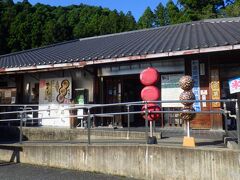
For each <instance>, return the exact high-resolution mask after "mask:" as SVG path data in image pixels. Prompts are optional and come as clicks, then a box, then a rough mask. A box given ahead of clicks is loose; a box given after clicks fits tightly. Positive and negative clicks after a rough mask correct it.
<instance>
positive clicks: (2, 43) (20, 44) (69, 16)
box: [0, 0, 136, 54]
mask: <svg viewBox="0 0 240 180" xmlns="http://www.w3.org/2000/svg"><path fill="white" fill-rule="evenodd" d="M134 29H136V21H135V19H134V17H133V16H132V14H131V12H128V13H126V14H124V13H123V12H118V11H117V10H114V11H111V10H109V9H107V8H102V7H95V6H88V5H84V4H80V5H78V6H76V5H74V6H67V7H61V6H59V7H55V6H49V5H43V4H40V3H38V4H36V5H34V6H32V5H31V4H30V3H29V2H28V0H23V1H22V2H18V3H16V4H14V2H13V1H12V0H0V54H5V53H9V52H15V51H20V50H25V49H30V48H35V47H39V46H44V45H48V44H53V43H57V42H62V41H67V40H71V39H75V38H83V37H89V36H96V35H103V34H109V33H117V32H123V31H130V30H134Z"/></svg>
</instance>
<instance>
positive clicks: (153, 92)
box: [141, 86, 160, 101]
mask: <svg viewBox="0 0 240 180" xmlns="http://www.w3.org/2000/svg"><path fill="white" fill-rule="evenodd" d="M159 97H160V91H159V89H158V88H157V87H155V86H146V87H144V88H143V89H142V91H141V98H142V100H143V101H156V100H158V99H159Z"/></svg>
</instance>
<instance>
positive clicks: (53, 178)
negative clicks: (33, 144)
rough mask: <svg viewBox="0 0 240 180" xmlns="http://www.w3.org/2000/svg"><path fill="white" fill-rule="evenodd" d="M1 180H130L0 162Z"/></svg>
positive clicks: (128, 179) (127, 179)
mask: <svg viewBox="0 0 240 180" xmlns="http://www.w3.org/2000/svg"><path fill="white" fill-rule="evenodd" d="M0 179H1V180H94V179H99V180H123V179H125V180H130V179H131V178H126V177H119V176H111V175H104V174H99V173H90V172H81V171H73V170H67V169H58V168H48V167H41V166H33V165H27V164H15V163H6V162H0Z"/></svg>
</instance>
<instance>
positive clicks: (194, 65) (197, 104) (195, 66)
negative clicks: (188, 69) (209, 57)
mask: <svg viewBox="0 0 240 180" xmlns="http://www.w3.org/2000/svg"><path fill="white" fill-rule="evenodd" d="M192 78H193V80H194V86H193V93H194V95H195V100H200V80H199V61H198V60H193V61H192ZM193 108H194V109H195V111H197V112H199V111H201V104H200V102H195V103H194V104H193Z"/></svg>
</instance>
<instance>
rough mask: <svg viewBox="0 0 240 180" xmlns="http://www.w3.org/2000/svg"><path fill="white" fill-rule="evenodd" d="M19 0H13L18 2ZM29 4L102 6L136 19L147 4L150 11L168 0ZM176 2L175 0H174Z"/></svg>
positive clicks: (50, 0) (38, 0)
mask: <svg viewBox="0 0 240 180" xmlns="http://www.w3.org/2000/svg"><path fill="white" fill-rule="evenodd" d="M18 1H20V2H21V0H14V2H18ZM28 1H29V2H30V3H31V4H33V5H34V4H36V3H42V4H49V5H52V6H68V5H72V4H74V5H79V4H80V3H83V4H88V5H94V6H102V7H105V8H109V9H111V10H113V9H117V10H118V11H123V12H124V13H127V12H128V11H131V12H132V14H133V16H134V17H135V19H136V20H138V19H139V17H140V16H141V15H142V14H143V12H144V10H145V9H146V8H147V7H148V6H149V7H150V8H151V9H152V11H153V10H154V9H155V8H156V7H157V5H158V4H159V3H160V2H162V4H163V5H165V4H166V3H167V1H168V0H28ZM174 2H176V0H174Z"/></svg>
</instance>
